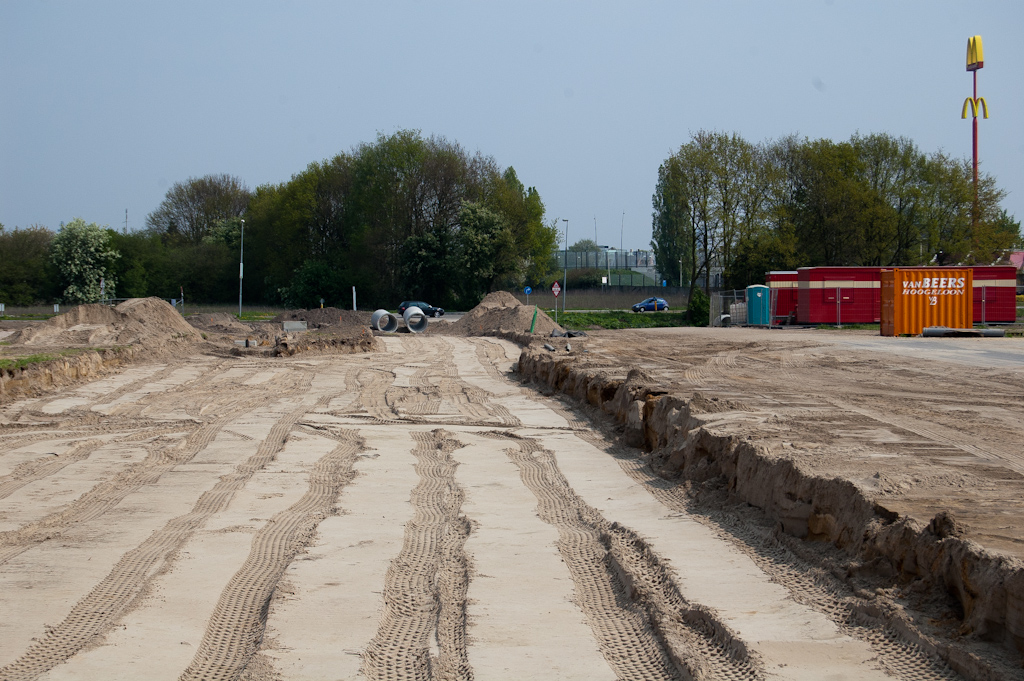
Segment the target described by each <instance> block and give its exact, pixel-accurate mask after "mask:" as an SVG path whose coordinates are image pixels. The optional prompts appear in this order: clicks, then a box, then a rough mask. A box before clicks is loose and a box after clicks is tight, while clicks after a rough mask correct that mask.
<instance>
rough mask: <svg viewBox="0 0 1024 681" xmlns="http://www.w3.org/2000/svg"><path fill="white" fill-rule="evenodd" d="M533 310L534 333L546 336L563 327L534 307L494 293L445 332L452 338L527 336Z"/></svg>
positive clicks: (511, 297)
mask: <svg viewBox="0 0 1024 681" xmlns="http://www.w3.org/2000/svg"><path fill="white" fill-rule="evenodd" d="M534 311H536V313H537V322H536V324H535V325H534V329H533V331H534V333H538V334H541V335H543V336H548V335H550V334H551V331H552V330H553V329H558V330H560V331H563V329H562V327H560V326H558V325H557V324H555V322H554V321H553V320H552V319H551V317H549V316H548V315H547V314H546V313H545V312H543V311H542V310H540V309H539V308H537V307H536V306H535V305H523V304H522V303H520V302H519V301H518V300H516V297H515V296H513V295H512V294H511V293H508V292H507V291H495V292H494V293H490V294H488V295H487V297H486V298H484V299H483V300H482V301H480V304H479V305H477V306H476V307H474V308H473V309H472V310H470V311H469V312H467V313H466V314H465V315H463V316H462V319H460V320H458V321H457V322H454V323H452V324H450V325H449V326H448V327H447V329H445V332H446V333H448V334H451V335H455V336H482V335H489V334H494V333H529V331H530V325H531V324H532V323H533V314H534Z"/></svg>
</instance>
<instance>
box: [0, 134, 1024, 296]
mask: <svg viewBox="0 0 1024 681" xmlns="http://www.w3.org/2000/svg"><path fill="white" fill-rule="evenodd" d="M1005 193H1006V192H1005V191H1004V190H1002V189H1000V188H999V187H998V186H997V185H996V182H995V180H994V178H992V177H991V176H989V175H987V174H984V173H982V174H981V176H980V178H979V183H978V195H977V198H975V193H974V184H973V170H972V168H971V164H970V161H968V160H964V159H956V158H953V157H950V156H948V155H947V154H945V153H943V152H941V151H940V152H935V153H932V154H925V153H923V152H922V151H920V150H919V149H918V148H917V147H916V146H915V145H914V143H913V142H912V141H910V140H908V139H906V138H902V137H899V138H897V137H892V136H889V135H885V134H874V135H866V136H862V135H854V136H853V137H851V138H850V140H848V141H843V142H833V141H831V140H826V139H819V140H810V139H798V138H797V137H795V136H790V137H785V138H782V139H780V140H775V141H770V142H761V143H756V144H754V143H751V142H748V141H746V140H744V139H743V138H741V137H740V136H739V135H736V134H726V133H721V132H709V131H700V132H698V133H696V134H694V135H692V136H691V139H690V141H688V142H686V143H685V144H683V145H682V146H681V147H680V148H679V150H678V151H676V152H674V153H672V154H671V155H670V156H669V157H668V158H667V159H666V160H665V161H664V162H663V163H662V164H661V166H660V168H659V170H658V179H657V184H656V186H655V192H654V195H653V209H654V210H653V229H652V242H651V245H652V247H653V249H654V252H655V255H656V259H657V263H658V266H659V269H660V270H661V272H660V274H661V277H662V278H664V279H668V280H669V281H680V280H682V281H685V282H688V283H689V284H690V286H691V288H692V287H693V286H694V285H696V284H697V283H698V282H700V283H702V284H703V285H704V286H705V287H708V286H709V285H710V283H711V280H712V276H711V275H716V274H721V275H723V276H724V279H725V282H726V284H727V285H728V286H732V287H743V286H746V285H748V284H751V283H759V282H763V281H764V273H765V272H766V271H769V270H774V269H793V268H795V267H798V266H811V265H883V266H894V265H916V264H927V263H935V264H939V265H947V264H957V263H963V264H977V263H991V262H993V261H994V260H995V259H996V258H997V257H999V255H1000V254H1002V253H1003V252H1005V250H1006V249H1009V248H1014V247H1020V246H1021V237H1020V230H1019V228H1020V223H1019V222H1017V221H1015V220H1014V218H1013V217H1012V216H1009V215H1007V213H1006V212H1005V211H1003V210H1001V209H1000V207H999V202H1000V201H1001V200H1002V198H1003V197H1004V196H1005ZM558 238H559V235H558V232H557V230H556V225H555V221H550V222H545V213H544V204H543V202H542V201H541V198H540V195H539V193H538V192H537V190H536V188H534V187H527V186H525V185H524V184H523V183H522V182H521V181H520V180H519V178H518V176H517V175H516V172H515V170H514V169H513V168H511V167H509V168H501V167H500V166H499V165H498V163H497V162H496V161H495V160H494V159H493V158H492V157H490V156H484V155H482V154H481V153H479V152H478V153H475V154H470V153H467V152H466V151H465V150H464V149H463V148H462V147H461V146H459V145H458V144H457V143H455V142H451V141H449V140H446V139H444V138H443V137H429V138H425V137H423V136H422V135H421V134H420V133H419V132H418V131H410V130H402V131H398V132H396V133H395V134H393V135H387V136H385V135H378V137H377V139H376V140H375V141H374V142H370V143H364V144H361V145H358V146H357V147H355V148H354V149H352V150H351V151H350V152H344V153H340V154H338V155H336V156H334V157H333V158H330V159H326V160H324V161H320V162H314V163H311V164H309V166H308V167H307V168H306V169H304V170H303V171H301V172H299V173H297V174H295V175H294V176H293V177H292V178H291V179H290V180H288V181H286V182H282V183H279V184H267V185H263V186H260V187H257V188H256V189H255V190H254V191H251V190H249V189H248V188H247V187H246V186H245V184H244V183H243V182H241V181H240V180H239V179H238V178H235V177H232V176H230V175H208V176H205V177H200V178H189V179H188V180H186V181H183V182H177V183H175V184H174V185H173V186H172V187H171V188H170V189H169V190H168V192H167V194H166V196H165V198H164V200H163V201H162V202H161V204H160V205H159V206H158V207H157V209H156V210H154V211H153V212H152V213H150V214H149V216H148V217H147V218H146V227H145V229H143V230H139V231H136V232H131V233H122V232H118V231H116V230H111V229H107V228H105V227H100V226H98V225H96V224H92V223H86V222H85V221H84V220H81V219H75V220H72V221H71V222H69V223H67V224H62V225H61V228H60V229H59V230H58V231H57V232H53V231H51V230H50V229H48V228H46V227H44V226H40V225H32V226H29V227H27V228H22V229H18V228H15V229H13V230H5V229H4V227H3V225H0V302H4V303H7V304H8V305H30V304H33V303H39V302H45V301H58V302H67V303H77V302H92V301H95V300H98V299H99V298H100V296H101V295H104V296H106V297H108V298H110V297H119V298H126V297H142V296H150V295H154V296H159V297H163V298H172V297H178V296H180V295H181V294H182V293H184V295H185V296H186V297H187V298H188V299H189V300H192V301H195V302H205V303H225V302H229V301H232V300H234V299H235V298H236V297H237V295H238V285H239V281H238V276H239V261H240V259H242V254H243V252H244V261H245V268H244V275H245V277H244V287H245V288H244V299H245V301H246V302H248V303H250V304H256V303H260V304H269V305H285V306H288V307H313V306H316V305H318V304H319V301H320V299H321V298H323V299H324V301H325V302H326V304H328V305H338V306H347V303H348V301H349V300H351V288H352V287H353V286H355V287H356V288H357V290H358V292H359V302H360V306H361V307H390V308H394V307H395V306H396V305H397V304H398V302H399V301H400V300H402V299H425V300H427V301H429V302H432V303H434V304H437V305H442V306H445V307H449V308H456V309H459V308H461V309H468V308H470V307H472V306H473V305H475V304H476V303H477V302H478V301H479V300H480V299H481V298H482V297H483V296H484V295H486V294H487V293H488V292H490V291H492V290H496V289H499V288H506V289H511V288H519V287H521V286H522V285H523V284H525V283H529V284H531V285H544V286H546V285H548V284H550V283H551V281H552V280H553V279H555V278H557V277H558V274H560V273H557V272H555V263H554V253H555V250H556V248H557V245H558ZM591 247H593V248H596V244H593V245H591V244H585V243H582V242H581V243H578V244H576V245H574V246H573V247H571V249H570V250H586V249H587V248H591ZM591 274H592V275H593V276H591V277H590V279H593V280H594V281H593V282H591V281H590V279H587V278H586V277H587V276H588V274H587V273H585V272H575V273H574V275H575V276H576V277H577V279H578V281H576V283H575V284H574V285H575V286H577V287H578V286H581V285H582V286H585V285H587V283H593V284H594V285H598V284H597V283H596V282H599V281H600V276H599V275H600V274H606V273H600V272H597V271H596V270H595V271H594V272H593V273H591ZM570 283H571V282H570ZM101 287H102V288H101Z"/></svg>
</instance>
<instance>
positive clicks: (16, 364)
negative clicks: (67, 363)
mask: <svg viewBox="0 0 1024 681" xmlns="http://www.w3.org/2000/svg"><path fill="white" fill-rule="evenodd" d="M51 359H57V355H29V356H28V357H18V358H17V359H0V369H6V370H7V371H14V370H15V369H22V368H24V367H27V366H28V365H30V364H39V363H40V362H49V361H50V360H51Z"/></svg>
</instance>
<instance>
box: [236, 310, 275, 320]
mask: <svg viewBox="0 0 1024 681" xmlns="http://www.w3.org/2000/svg"><path fill="white" fill-rule="evenodd" d="M279 314H281V313H280V312H242V316H241V317H239V319H240V320H241V321H243V322H269V321H270V320H271V319H273V318H274V317H276V316H277V315H279ZM235 316H236V317H237V316H238V315H237V313H236V315H235Z"/></svg>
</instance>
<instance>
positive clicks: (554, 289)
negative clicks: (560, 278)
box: [551, 281, 562, 298]
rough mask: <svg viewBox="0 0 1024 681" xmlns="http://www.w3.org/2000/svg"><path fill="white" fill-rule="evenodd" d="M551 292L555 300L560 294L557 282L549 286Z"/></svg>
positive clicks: (560, 290) (560, 288)
mask: <svg viewBox="0 0 1024 681" xmlns="http://www.w3.org/2000/svg"><path fill="white" fill-rule="evenodd" d="M551 292H552V293H554V294H555V298H557V297H558V294H559V293H561V292H562V287H561V286H559V285H558V282H557V281H556V282H555V283H554V284H552V285H551Z"/></svg>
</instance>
